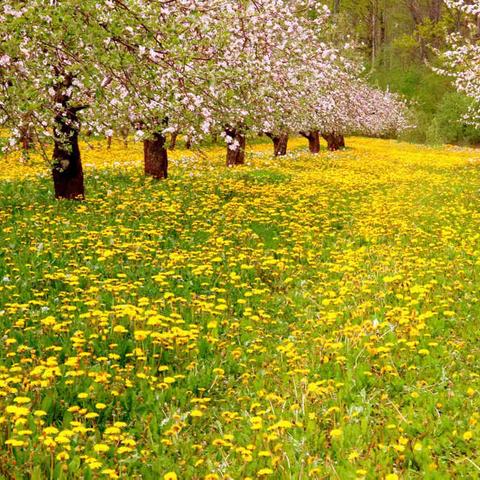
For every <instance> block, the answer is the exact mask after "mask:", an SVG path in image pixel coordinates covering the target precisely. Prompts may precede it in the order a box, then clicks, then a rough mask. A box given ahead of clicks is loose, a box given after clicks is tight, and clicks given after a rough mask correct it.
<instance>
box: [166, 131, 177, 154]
mask: <svg viewBox="0 0 480 480" xmlns="http://www.w3.org/2000/svg"><path fill="white" fill-rule="evenodd" d="M177 137H178V131H177V130H175V131H174V132H172V133H171V135H170V145H169V146H168V149H169V150H175V147H176V146H177Z"/></svg>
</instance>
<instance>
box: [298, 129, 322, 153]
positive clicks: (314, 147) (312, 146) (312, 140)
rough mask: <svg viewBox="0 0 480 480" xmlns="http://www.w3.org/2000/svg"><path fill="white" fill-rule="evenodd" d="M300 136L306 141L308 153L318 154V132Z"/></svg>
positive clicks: (303, 133) (305, 133) (304, 133)
mask: <svg viewBox="0 0 480 480" xmlns="http://www.w3.org/2000/svg"><path fill="white" fill-rule="evenodd" d="M300 135H302V137H305V138H306V139H307V140H308V149H309V150H310V153H320V134H319V132H318V130H311V131H310V132H300Z"/></svg>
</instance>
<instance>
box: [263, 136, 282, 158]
mask: <svg viewBox="0 0 480 480" xmlns="http://www.w3.org/2000/svg"><path fill="white" fill-rule="evenodd" d="M265 135H266V136H267V137H269V138H271V139H272V142H273V154H274V155H275V156H276V157H283V156H285V155H286V154H287V146H288V133H281V134H280V135H273V134H272V133H266V134H265Z"/></svg>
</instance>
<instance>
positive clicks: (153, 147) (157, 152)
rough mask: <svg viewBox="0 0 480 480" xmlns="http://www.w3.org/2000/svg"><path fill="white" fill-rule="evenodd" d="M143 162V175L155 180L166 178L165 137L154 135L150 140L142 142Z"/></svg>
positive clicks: (166, 155) (158, 134) (166, 156)
mask: <svg viewBox="0 0 480 480" xmlns="http://www.w3.org/2000/svg"><path fill="white" fill-rule="evenodd" d="M143 161H144V168H145V175H147V176H150V177H153V178H155V179H157V180H160V179H162V178H167V176H168V154H167V149H166V148H165V137H164V136H163V135H162V134H160V133H154V134H153V136H152V138H151V139H150V140H144V141H143Z"/></svg>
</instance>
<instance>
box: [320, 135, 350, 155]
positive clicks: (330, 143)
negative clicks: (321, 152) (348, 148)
mask: <svg viewBox="0 0 480 480" xmlns="http://www.w3.org/2000/svg"><path fill="white" fill-rule="evenodd" d="M322 137H323V138H324V139H325V140H326V142H327V147H328V149H329V150H330V151H331V152H336V151H337V150H340V149H342V148H345V137H344V136H343V135H339V134H337V133H322Z"/></svg>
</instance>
